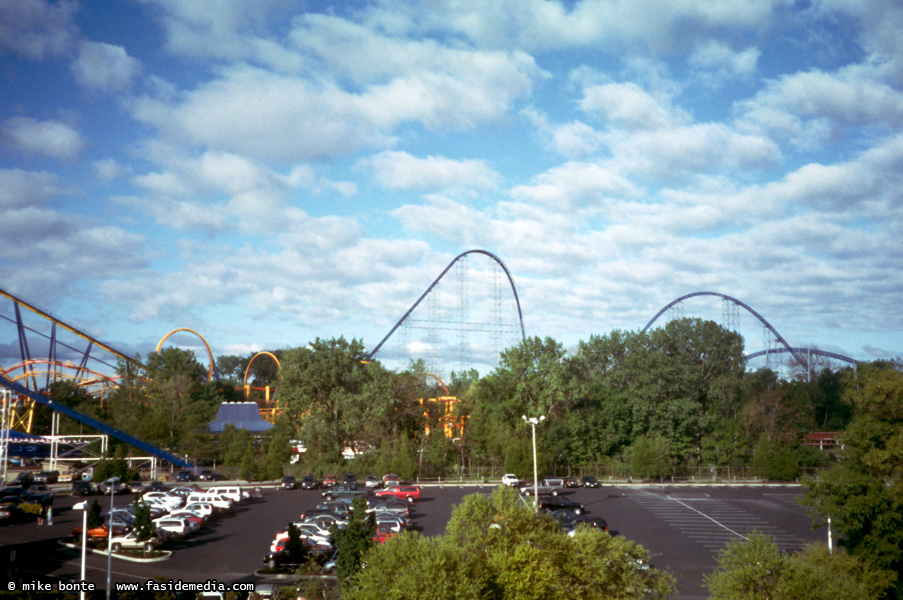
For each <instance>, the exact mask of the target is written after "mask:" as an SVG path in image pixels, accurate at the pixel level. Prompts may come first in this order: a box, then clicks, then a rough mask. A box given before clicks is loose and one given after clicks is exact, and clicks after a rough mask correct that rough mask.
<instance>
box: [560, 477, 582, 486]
mask: <svg viewBox="0 0 903 600" xmlns="http://www.w3.org/2000/svg"><path fill="white" fill-rule="evenodd" d="M564 487H569V488H575V487H580V482H579V481H577V478H576V477H565V478H564Z"/></svg>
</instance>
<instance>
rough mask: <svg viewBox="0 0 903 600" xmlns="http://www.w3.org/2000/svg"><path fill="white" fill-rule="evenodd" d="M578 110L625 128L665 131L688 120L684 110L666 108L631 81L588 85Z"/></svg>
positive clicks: (688, 117)
mask: <svg viewBox="0 0 903 600" xmlns="http://www.w3.org/2000/svg"><path fill="white" fill-rule="evenodd" d="M580 108H581V109H582V110H583V111H584V112H587V113H589V114H592V115H595V116H598V117H599V118H601V119H603V120H604V121H606V122H608V123H611V124H612V126H614V127H619V128H626V129H664V128H670V127H675V126H677V125H681V124H684V123H687V122H688V121H689V120H690V116H689V114H687V113H686V111H683V110H680V109H677V108H674V107H671V106H668V105H666V104H665V103H664V102H662V101H660V100H658V99H656V98H654V97H653V96H652V95H651V94H649V93H648V92H646V91H645V90H643V89H642V88H640V86H638V85H637V84H635V83H633V82H628V83H608V84H604V85H590V86H587V87H586V88H585V89H584V90H583V98H581V100H580Z"/></svg>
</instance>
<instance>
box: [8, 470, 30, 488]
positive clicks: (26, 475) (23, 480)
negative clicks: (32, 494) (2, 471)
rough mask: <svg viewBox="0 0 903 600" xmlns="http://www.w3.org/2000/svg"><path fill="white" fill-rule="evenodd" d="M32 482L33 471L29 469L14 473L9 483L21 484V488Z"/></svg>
mask: <svg viewBox="0 0 903 600" xmlns="http://www.w3.org/2000/svg"><path fill="white" fill-rule="evenodd" d="M32 483H34V473H32V472H31V471H22V472H20V473H19V474H18V475H16V478H15V479H13V481H12V484H11V485H13V486H17V485H18V486H22V487H23V488H27V487H28V486H30V485H31V484H32Z"/></svg>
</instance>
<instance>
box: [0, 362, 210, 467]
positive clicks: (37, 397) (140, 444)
mask: <svg viewBox="0 0 903 600" xmlns="http://www.w3.org/2000/svg"><path fill="white" fill-rule="evenodd" d="M0 385H3V386H5V387H7V388H9V389H11V390H13V391H15V392H18V393H19V394H22V395H23V396H27V397H29V398H31V399H32V400H34V401H35V402H37V403H39V404H43V405H44V406H46V407H48V408H50V409H51V410H54V411H56V412H58V413H61V414H63V415H66V416H67V417H69V418H70V419H72V420H74V421H78V422H79V423H82V424H84V425H87V426H88V427H93V428H94V429H97V430H98V431H102V432H104V433H106V434H107V435H111V436H113V437H115V438H116V439H118V440H122V441H123V442H125V443H126V444H129V445H130V446H134V447H135V448H138V449H139V450H142V451H144V452H147V453H148V454H150V455H151V456H156V457H157V458H162V459H163V460H168V461H169V462H171V463H172V464H174V465H176V466H178V467H184V468H191V467H194V465H193V464H191V463H190V462H188V461H186V460H184V459H182V458H179V457H178V456H176V455H175V454H171V453H169V452H167V451H166V450H163V449H161V448H158V447H156V446H154V445H152V444H148V443H147V442H144V441H142V440H139V439H138V438H136V437H133V436H131V435H129V434H127V433H126V432H124V431H120V430H119V429H116V428H115V427H110V426H109V425H107V424H106V423H103V422H101V421H98V420H97V419H94V418H91V417H89V416H87V415H84V414H82V413H80V412H78V411H77V410H75V409H73V408H69V407H68V406H64V405H62V404H60V403H59V402H56V401H54V400H53V399H51V398H48V397H47V396H45V395H44V394H39V393H37V392H33V391H31V390H29V389H28V388H26V387H25V386H23V385H20V384H19V383H16V382H15V381H13V380H11V379H7V378H6V377H3V376H2V375H0Z"/></svg>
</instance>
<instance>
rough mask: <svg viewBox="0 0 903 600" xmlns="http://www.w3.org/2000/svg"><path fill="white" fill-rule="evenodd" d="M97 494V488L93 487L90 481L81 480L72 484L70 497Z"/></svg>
mask: <svg viewBox="0 0 903 600" xmlns="http://www.w3.org/2000/svg"><path fill="white" fill-rule="evenodd" d="M96 493H97V488H95V487H94V484H93V483H91V482H90V481H83V480H81V479H76V480H75V481H73V482H72V495H73V496H93V495H94V494H96Z"/></svg>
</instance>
